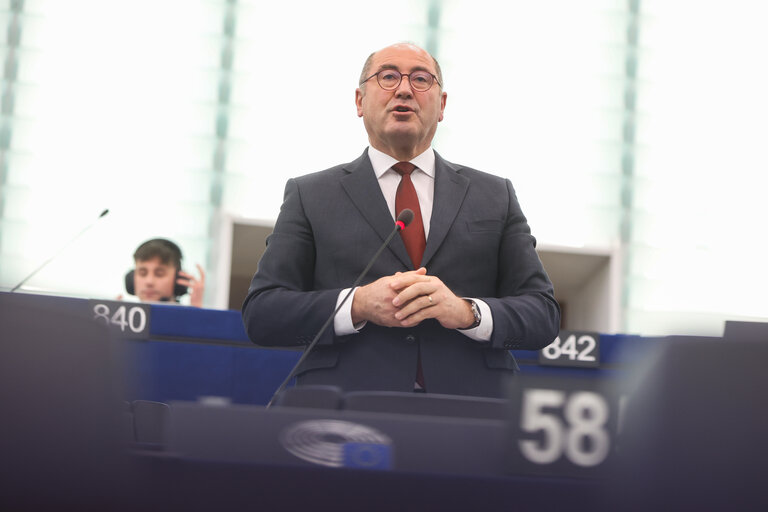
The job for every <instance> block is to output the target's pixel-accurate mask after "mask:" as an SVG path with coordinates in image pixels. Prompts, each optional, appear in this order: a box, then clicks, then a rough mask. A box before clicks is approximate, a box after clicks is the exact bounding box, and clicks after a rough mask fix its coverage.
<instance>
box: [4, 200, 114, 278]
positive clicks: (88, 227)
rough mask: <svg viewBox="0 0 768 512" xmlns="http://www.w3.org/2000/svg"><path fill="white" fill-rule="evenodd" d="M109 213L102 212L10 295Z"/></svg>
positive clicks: (106, 211) (107, 211) (107, 210)
mask: <svg viewBox="0 0 768 512" xmlns="http://www.w3.org/2000/svg"><path fill="white" fill-rule="evenodd" d="M108 213H109V209H106V210H104V211H103V212H101V214H99V217H98V218H97V219H96V220H95V221H93V222H92V223H90V224H89V225H87V226H86V227H85V229H83V230H82V231H80V232H79V233H78V234H76V235H75V236H74V237H73V238H72V239H71V240H70V241H69V242H67V243H66V244H64V246H63V247H62V248H61V249H59V250H58V252H56V254H54V255H53V256H51V257H50V258H48V259H47V260H45V261H44V262H43V264H42V265H40V266H39V267H37V268H36V269H35V270H33V271H32V273H31V274H29V275H28V276H27V277H25V278H24V279H22V280H21V282H20V283H19V284H17V285H16V286H14V287H13V288H11V291H10V293H13V292H15V291H16V290H18V289H19V288H20V287H21V286H22V285H23V284H24V283H26V282H27V281H28V280H29V279H30V278H31V277H32V276H34V275H35V274H37V273H38V272H40V271H41V270H42V269H43V268H45V267H46V266H47V265H48V264H49V263H50V262H52V261H53V260H55V259H56V258H57V257H58V256H59V254H61V253H62V252H64V249H66V248H67V247H69V246H70V245H72V243H73V242H74V241H75V240H77V239H78V238H80V237H81V236H83V234H84V233H85V232H86V231H88V230H89V229H91V228H92V227H93V226H95V225H96V223H98V222H99V221H100V220H101V219H102V218H103V217H104V216H106V215H107V214H108Z"/></svg>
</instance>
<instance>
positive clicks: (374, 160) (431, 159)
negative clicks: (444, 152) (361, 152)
mask: <svg viewBox="0 0 768 512" xmlns="http://www.w3.org/2000/svg"><path fill="white" fill-rule="evenodd" d="M368 158H369V159H370V160H371V165H372V166H373V172H374V173H376V179H380V178H381V176H382V175H383V174H384V173H385V172H387V171H388V170H389V169H391V168H392V166H393V165H395V164H396V163H397V162H398V160H396V159H394V158H392V157H391V156H389V155H388V154H386V153H382V152H381V151H379V150H378V149H376V148H374V147H373V146H368ZM410 162H411V163H412V164H413V165H415V166H416V167H418V168H419V169H421V170H422V172H424V173H425V174H426V175H427V176H429V177H430V178H432V179H434V178H435V151H434V150H433V149H432V148H427V150H426V151H425V152H423V153H422V154H420V155H418V156H417V157H415V158H413V159H411V160H410ZM393 172H394V171H393Z"/></svg>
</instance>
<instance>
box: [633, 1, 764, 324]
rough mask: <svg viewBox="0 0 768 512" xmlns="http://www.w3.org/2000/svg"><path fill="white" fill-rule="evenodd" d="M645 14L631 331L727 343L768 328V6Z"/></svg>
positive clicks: (650, 4) (673, 7) (648, 4)
mask: <svg viewBox="0 0 768 512" xmlns="http://www.w3.org/2000/svg"><path fill="white" fill-rule="evenodd" d="M642 8H643V12H644V14H645V15H644V18H643V20H642V30H641V31H640V35H641V37H640V42H641V54H640V67H639V84H638V111H639V114H638V118H637V143H638V151H637V157H636V182H635V186H634V205H635V207H636V211H635V212H634V219H635V221H634V231H633V240H632V254H633V257H632V259H631V262H632V263H631V269H630V279H629V281H628V282H627V289H628V299H629V300H628V305H627V306H628V311H627V318H628V329H629V330H632V331H639V332H647V333H657V332H670V331H672V332H685V333H687V332H691V331H697V332H702V333H704V334H710V335H719V334H721V333H722V329H723V321H724V320H726V319H729V318H730V319H739V318H768V303H766V301H765V290H766V289H768V272H766V267H765V263H764V259H765V258H764V255H765V254H766V250H768V238H766V236H765V235H764V234H763V231H764V229H763V227H762V225H763V224H764V223H765V220H766V218H768V213H767V210H766V209H765V206H764V204H765V190H766V185H768V178H767V177H766V176H768V156H767V155H766V152H765V151H764V148H765V141H766V140H768V126H766V123H765V119H766V117H768V98H767V97H766V95H765V91H766V90H768V70H766V67H765V66H764V65H763V64H762V61H763V60H764V59H765V48H768V33H766V31H765V29H764V20H765V19H766V15H768V5H766V4H765V3H764V2H753V1H743V0H742V1H736V2H730V3H728V5H725V4H720V3H711V2H662V1H654V0H644V1H643V3H642ZM692 13H695V15H692ZM713 34H716V37H715V36H713Z"/></svg>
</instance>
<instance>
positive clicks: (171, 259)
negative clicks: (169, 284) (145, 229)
mask: <svg viewBox="0 0 768 512" xmlns="http://www.w3.org/2000/svg"><path fill="white" fill-rule="evenodd" d="M154 258H160V261H161V262H162V263H163V264H164V265H173V266H174V267H176V270H180V269H181V258H182V255H181V249H179V246H178V245H176V244H175V243H173V242H171V241H170V240H166V239H165V238H153V239H152V240H147V241H146V242H144V243H143V244H141V245H140V246H139V247H138V248H137V249H136V252H134V253H133V260H134V261H147V260H151V259H154Z"/></svg>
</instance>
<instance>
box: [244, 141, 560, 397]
mask: <svg viewBox="0 0 768 512" xmlns="http://www.w3.org/2000/svg"><path fill="white" fill-rule="evenodd" d="M393 227H394V222H393V220H392V215H391V214H390V212H389V210H388V208H387V204H386V201H385V200H384V197H383V195H382V193H381V189H380V187H379V184H378V182H377V180H376V176H375V174H374V172H373V167H372V166H371V162H370V160H369V159H368V155H367V150H366V151H365V152H364V153H363V154H362V155H361V156H360V157H359V158H358V159H357V160H355V161H354V162H351V163H348V164H344V165H339V166H336V167H333V168H331V169H327V170H325V171H322V172H318V173H314V174H309V175H306V176H303V177H300V178H295V179H291V180H289V181H288V183H287V185H286V188H285V197H284V202H283V205H282V207H281V210H280V215H279V216H278V219H277V222H276V224H275V229H274V232H273V234H272V235H271V236H270V237H269V238H268V240H267V249H266V252H265V253H264V256H263V257H262V259H261V261H260V262H259V266H258V270H257V272H256V274H255V275H254V277H253V281H252V283H251V287H250V289H249V291H248V296H247V297H246V299H245V303H244V304H243V321H244V323H245V327H246V330H247V332H248V335H249V337H250V338H251V340H252V341H253V342H254V343H256V344H258V345H262V346H295V345H306V344H309V343H310V342H311V340H312V339H313V338H314V336H315V334H316V333H317V332H318V331H319V330H320V327H321V326H322V325H323V323H324V322H325V321H326V319H327V318H328V316H329V315H330V314H331V312H332V311H333V310H334V308H335V306H336V300H337V298H338V295H339V293H340V291H341V290H342V289H344V288H348V287H349V286H351V285H352V283H353V282H354V281H355V279H356V278H357V276H358V275H359V274H360V272H361V271H362V270H363V268H364V267H365V265H366V263H367V262H368V260H369V259H370V258H371V257H372V256H373V254H374V252H375V251H376V249H377V248H378V247H379V246H380V245H381V243H382V242H383V241H384V239H385V238H386V237H387V236H388V235H389V233H390V232H391V231H392V229H393ZM535 245H536V241H535V239H534V238H533V236H531V233H530V229H529V227H528V223H527V221H526V219H525V216H524V215H523V213H522V211H521V210H520V205H519V204H518V202H517V198H516V196H515V192H514V189H513V188H512V184H511V183H510V182H509V180H505V179H503V178H499V177H496V176H493V175H490V174H486V173H483V172H480V171H477V170H474V169H470V168H468V167H463V166H460V165H456V164H452V163H450V162H447V161H446V160H443V159H442V158H441V157H440V155H437V154H436V161H435V193H434V204H433V209H432V217H431V221H430V231H429V237H428V240H427V245H426V249H425V252H424V258H423V260H422V266H425V267H426V268H427V271H428V274H430V275H436V276H438V277H439V278H440V279H441V280H442V281H443V282H444V283H445V284H446V285H447V286H448V287H449V288H450V289H451V290H452V291H453V292H454V293H455V294H456V295H458V296H461V297H475V298H479V299H482V300H484V301H485V302H486V303H488V305H489V306H490V308H491V312H492V315H493V326H494V327H493V336H492V338H491V340H490V341H489V342H486V343H480V342H477V341H474V340H472V339H470V338H468V337H466V336H465V335H463V334H462V333H461V332H460V331H456V330H452V329H445V328H443V327H442V326H441V325H440V324H439V323H438V322H436V321H434V320H428V321H425V322H422V323H421V324H419V325H418V326H416V327H413V328H387V327H381V326H378V325H374V324H372V323H370V322H369V323H368V324H367V325H366V326H365V327H364V328H363V329H362V330H361V332H360V333H357V334H353V335H348V336H336V335H335V333H334V331H333V326H331V327H330V328H329V329H328V330H327V331H326V332H325V334H324V335H323V336H322V338H321V339H320V340H319V342H318V344H317V345H316V346H315V348H314V349H313V352H312V353H311V354H310V356H309V357H308V358H307V359H306V360H305V362H304V363H303V365H302V367H301V368H300V369H299V373H298V380H297V382H298V384H300V385H301V384H334V385H338V386H341V387H342V388H343V389H345V390H348V391H350V390H392V391H410V390H412V389H413V382H414V377H415V374H416V365H417V355H418V352H419V350H420V351H421V359H422V368H423V371H424V379H425V383H426V388H427V391H428V392H430V393H448V394H463V395H476V396H503V393H504V391H503V386H504V381H505V380H506V377H508V376H509V375H511V374H512V373H514V372H515V371H516V370H517V369H518V368H517V364H516V363H515V360H514V358H513V357H512V355H511V354H510V353H509V349H529V350H537V349H540V348H542V347H544V346H546V345H547V344H549V343H550V342H551V341H552V340H554V338H555V337H556V336H557V333H558V329H559V324H560V308H559V306H558V304H557V302H556V301H555V298H554V291H553V289H552V283H551V282H550V280H549V278H548V276H547V274H546V272H545V271H544V268H543V267H542V265H541V261H540V260H539V257H538V255H537V254H536V252H535V250H534V248H535ZM412 269H413V268H412V264H411V262H410V260H409V258H408V254H407V252H406V250H405V245H404V244H403V242H402V240H401V238H400V237H399V236H395V238H394V239H393V240H392V242H391V243H390V245H389V247H388V248H387V249H385V250H384V251H383V252H382V254H381V256H380V257H379V259H378V260H377V261H376V263H375V264H374V265H373V267H372V268H371V270H370V272H369V273H368V276H367V278H366V279H365V281H364V282H363V283H362V284H367V283H370V282H372V281H375V280H376V279H378V278H380V277H382V276H386V275H391V274H394V273H395V272H397V271H407V270H412Z"/></svg>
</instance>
